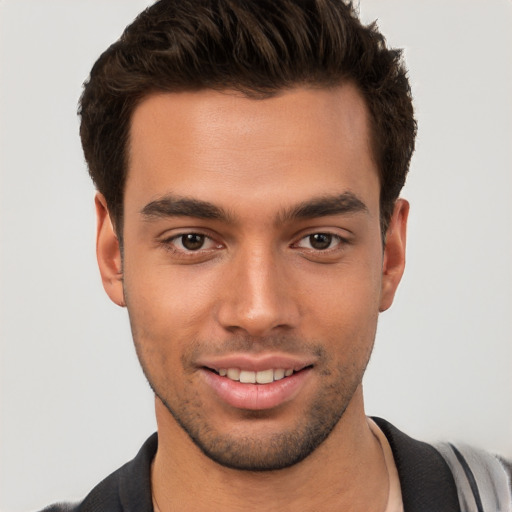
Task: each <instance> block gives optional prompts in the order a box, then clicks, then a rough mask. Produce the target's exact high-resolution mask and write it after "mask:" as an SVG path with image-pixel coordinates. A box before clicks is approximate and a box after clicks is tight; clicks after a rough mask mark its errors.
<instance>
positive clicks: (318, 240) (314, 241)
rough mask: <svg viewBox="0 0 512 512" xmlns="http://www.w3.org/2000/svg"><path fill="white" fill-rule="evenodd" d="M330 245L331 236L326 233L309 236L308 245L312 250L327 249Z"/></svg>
mask: <svg viewBox="0 0 512 512" xmlns="http://www.w3.org/2000/svg"><path fill="white" fill-rule="evenodd" d="M331 243H332V235H329V234H328V233H315V234H313V235H309V244H310V246H311V247H312V248H313V249H317V250H319V251H321V250H324V249H328V248H329V247H330V245H331Z"/></svg>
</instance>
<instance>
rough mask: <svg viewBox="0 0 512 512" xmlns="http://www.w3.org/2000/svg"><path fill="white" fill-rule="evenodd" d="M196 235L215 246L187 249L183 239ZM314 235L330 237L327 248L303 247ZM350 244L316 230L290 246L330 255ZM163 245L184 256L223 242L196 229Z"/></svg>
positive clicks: (208, 250)
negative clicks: (177, 245) (304, 242)
mask: <svg viewBox="0 0 512 512" xmlns="http://www.w3.org/2000/svg"><path fill="white" fill-rule="evenodd" d="M194 235H195V236H198V237H202V238H203V242H204V243H207V242H208V241H209V242H210V244H213V246H212V247H209V248H206V249H204V248H203V246H201V247H199V248H198V249H197V250H193V249H187V248H186V247H184V245H183V239H184V237H186V236H194ZM314 236H325V237H329V246H328V247H327V248H325V249H317V248H314V247H303V246H301V245H300V244H301V242H303V241H305V240H308V239H309V241H310V242H311V237H314ZM178 240H181V243H180V245H181V248H179V247H176V245H175V242H176V241H178ZM333 242H336V243H335V245H334V246H333V247H331V244H332V243H333ZM204 243H203V245H204ZM348 244H350V241H349V240H347V239H346V238H344V237H342V236H340V235H338V234H335V233H331V232H329V231H315V232H312V233H308V234H306V235H304V236H302V237H301V238H299V239H298V240H297V241H296V242H294V243H292V244H291V245H290V247H292V248H297V249H303V250H305V251H307V252H308V253H310V254H318V255H322V254H325V255H328V254H331V253H336V252H338V251H340V250H341V249H342V247H343V246H345V245H348ZM161 245H162V246H163V247H164V248H165V249H166V250H168V251H169V252H171V253H173V254H174V255H177V256H180V257H183V258H190V257H198V256H199V255H203V256H204V255H206V254H207V253H209V252H211V251H213V250H215V249H220V248H222V247H223V246H222V244H220V243H216V242H215V240H214V239H213V238H212V237H211V236H209V235H206V234H204V233H201V232H196V231H189V232H186V233H178V234H176V235H173V236H171V237H169V238H166V239H165V240H162V242H161Z"/></svg>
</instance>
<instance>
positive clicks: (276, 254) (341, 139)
mask: <svg viewBox="0 0 512 512" xmlns="http://www.w3.org/2000/svg"><path fill="white" fill-rule="evenodd" d="M369 133H370V132H369V126H368V113H367V109H366V106H365V103H364V100H363V99H362V97H361V96H360V94H359V93H358V91H357V89H356V88H355V87H353V86H351V85H344V86H341V87H338V88H333V89H328V90H327V89H305V88H304V89H296V90H291V91H287V92H283V93H281V94H279V95H277V96H276V97H273V98H270V99H264V100H256V99H249V98H246V97H243V96H242V95H240V94H238V93H235V92H230V91H227V92H214V91H201V92H193V93H192V92H187V93H179V94H178V93H176V94H174V93H172V94H171V93H168V94H159V95H154V96H151V97H148V98H146V99H145V100H144V101H143V102H142V103H141V104H140V105H139V106H138V107H137V109H136V110H135V112H134V114H133V118H132V128H131V144H130V155H129V156H130V158H129V160H130V161H129V168H128V176H127V182H126V190H125V200H124V225H123V234H124V252H123V262H122V266H121V256H120V253H119V247H118V245H117V239H116V238H115V235H114V233H113V230H112V227H111V223H110V222H109V218H108V213H107V210H106V205H105V202H104V200H103V198H102V197H101V196H98V198H97V208H98V218H99V221H98V228H99V229H98V258H99V263H100V269H101V272H102V276H103V281H104V285H105V288H106V290H107V292H108V293H109V295H110V297H111V298H112V299H113V300H114V301H115V302H116V303H118V304H120V305H125V304H126V306H127V308H128V312H129V316H130V322H131V327H132V332H133V337H134V341H135V346H136V350H137V354H138V356H139V359H140V361H141V364H142V367H143V369H144V372H145V374H146V376H147V378H148V381H149V383H150V385H151V386H152V388H153V390H154V392H155V394H156V396H157V402H161V404H164V406H165V407H162V410H163V411H164V413H162V414H164V415H167V417H168V418H167V422H168V423H169V422H170V424H171V425H174V426H175V428H179V429H183V430H184V431H185V432H186V433H187V434H188V438H187V439H189V441H190V442H193V443H194V445H195V446H197V447H199V448H200V449H201V450H202V452H203V453H204V454H206V455H208V456H209V457H210V458H211V459H213V460H214V461H216V462H218V463H220V464H222V465H225V466H228V467H234V468H238V469H250V470H270V469H278V468H283V467H287V466H290V465H292V464H294V463H297V462H299V461H300V460H302V459H304V458H305V457H306V456H308V455H309V454H310V453H311V452H313V451H314V450H315V449H316V448H317V447H318V446H319V445H320V444H321V443H322V441H324V440H325V439H326V438H327V437H328V436H329V434H330V433H331V432H332V431H335V430H336V429H337V428H338V422H339V420H340V418H341V417H342V415H343V414H344V411H346V410H347V408H348V407H352V408H354V407H362V404H359V403H355V402H360V401H361V400H362V399H361V393H360V386H361V379H362V376H363V373H364V369H365V367H366V364H367V362H368V359H369V356H370V352H371V349H372V345H373V341H374V337H375V331H376V325H377V317H378V313H379V311H380V310H383V309H386V308H387V307H389V305H390V304H391V301H392V298H393V294H394V291H395V289H396V286H397V285H398V281H399V279H400V276H401V273H402V270H403V250H404V248H403V245H404V238H405V231H404V230H405V219H406V213H407V208H406V203H404V202H399V203H398V205H397V208H396V211H395V215H394V217H393V219H392V221H391V226H390V231H389V232H388V238H387V244H386V247H385V249H384V250H383V246H382V240H381V236H380V223H379V179H378V174H377V169H376V167H375V163H374V161H373V159H372V152H371V148H370V135H369ZM159 428H160V422H159Z"/></svg>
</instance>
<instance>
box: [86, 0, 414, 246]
mask: <svg viewBox="0 0 512 512" xmlns="http://www.w3.org/2000/svg"><path fill="white" fill-rule="evenodd" d="M344 81H352V82H353V83H355V84H356V85H357V87H358V88H359V90H360V91H361V92H362V94H363V96H364V98H365V100H366V103H367V106H368V108H369V112H370V115H371V128H372V139H373V140H372V145H373V151H374V157H375V159H376V162H377V165H378V169H379V174H380V183H381V193H380V210H381V228H382V232H383V235H384V234H385V232H386V230H387V226H388V223H389V220H390V217H391V214H392V212H393V207H394V203H395V201H396V199H397V197H398V195H399V193H400V190H401V189H402V187H403V185H404V183H405V178H406V175H407V171H408V169H409V162H410V159H411V155H412V153H413V150H414V140H415V136H416V122H415V120H414V116H413V107H412V99H411V92H410V86H409V82H408V79H407V73H406V70H405V67H404V65H403V62H402V59H401V51H400V50H396V49H389V48H387V47H386V44H385V40H384V37H383V36H382V35H381V34H380V33H379V32H378V30H377V27H376V25H375V23H374V24H371V25H369V26H364V25H362V24H361V22H360V21H359V19H358V18H357V15H356V13H355V10H354V8H353V6H352V4H351V3H346V2H343V1H342V0H160V1H159V2H157V3H155V4H154V5H152V6H150V7H149V8H147V9H146V10H145V11H143V12H142V13H141V14H140V15H139V16H138V17H137V18H136V19H135V21H134V22H133V23H132V24H131V25H129V26H128V27H127V28H126V29H125V31H124V33H123V34H122V36H121V38H120V39H119V40H118V41H117V42H115V43H114V44H113V45H112V46H110V47H109V48H108V49H107V50H106V51H105V52H104V53H103V54H102V55H101V56H100V58H99V59H98V60H97V62H96V63H95V64H94V66H93V68H92V70H91V74H90V77H89V79H88V81H86V82H85V84H84V91H83V94H82V96H81V98H80V106H79V115H80V116H81V125H80V136H81V139H82V145H83V149H84V154H85V159H86V161H87V164H88V167H89V173H90V175H91V177H92V179H93V181H94V183H95V185H96V187H97V188H98V190H99V191H100V192H101V193H102V194H103V195H104V196H105V198H106V201H107V204H108V208H109V211H110V214H111V216H112V219H113V221H114V224H115V226H116V231H117V234H118V236H119V237H120V239H121V237H122V219H123V194H124V186H125V181H126V168H127V162H128V158H127V156H128V155H127V153H128V147H129V130H130V120H131V115H132V113H133V111H134V109H135V107H136V106H137V105H138V103H139V102H140V101H141V99H142V98H144V97H146V96H147V95H149V94H151V93H152V92H156V91H160V92H162V91H163V92H178V91H185V90H201V89H215V90H223V89H232V90H237V91H240V92H242V93H244V94H246V95H247V96H249V97H254V98H266V97H270V96H272V95H273V94H275V93H276V92H277V91H279V90H283V89H286V88H292V87H296V86H300V85H313V86H323V87H329V86H332V85H338V84H340V83H342V82H344Z"/></svg>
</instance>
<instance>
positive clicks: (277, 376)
mask: <svg viewBox="0 0 512 512" xmlns="http://www.w3.org/2000/svg"><path fill="white" fill-rule="evenodd" d="M283 377H284V370H283V368H279V370H274V380H281V379H282V378H283Z"/></svg>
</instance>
